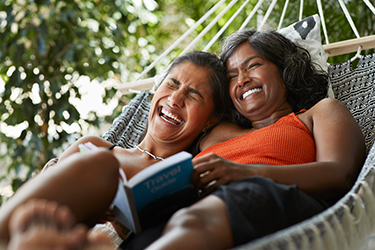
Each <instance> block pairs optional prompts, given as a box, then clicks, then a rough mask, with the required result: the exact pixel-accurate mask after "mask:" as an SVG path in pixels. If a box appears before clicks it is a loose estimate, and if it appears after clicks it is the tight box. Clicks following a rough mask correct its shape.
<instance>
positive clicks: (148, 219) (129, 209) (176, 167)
mask: <svg viewBox="0 0 375 250" xmlns="http://www.w3.org/2000/svg"><path fill="white" fill-rule="evenodd" d="M79 148H80V151H81V152H87V151H90V150H93V149H95V148H96V146H95V145H93V144H92V143H86V144H82V145H79ZM119 172H120V181H119V187H118V190H117V194H116V196H115V198H114V201H113V203H112V208H113V210H112V211H113V213H114V215H115V217H116V219H117V221H118V222H119V223H121V224H123V225H124V226H125V227H127V228H128V229H129V230H131V231H133V232H134V233H135V234H138V233H140V232H141V231H142V230H143V229H145V228H147V227H148V226H150V225H151V224H152V223H154V222H155V221H157V220H158V219H160V218H162V217H163V216H170V215H171V214H172V213H173V212H174V211H176V210H177V209H179V208H180V207H183V206H185V205H188V204H190V203H191V202H192V201H194V200H195V199H196V198H197V197H198V193H197V191H196V189H194V188H193V187H192V184H191V174H192V172H193V164H192V155H191V154H190V153H188V152H185V151H183V152H180V153H177V154H175V155H172V156H170V157H168V158H166V159H165V160H163V161H160V162H157V163H155V164H153V165H151V166H149V167H147V168H145V169H143V170H142V171H140V172H139V173H137V174H136V175H134V176H133V177H132V178H131V179H130V180H127V178H126V175H125V173H124V172H123V170H122V169H121V168H120V169H119Z"/></svg>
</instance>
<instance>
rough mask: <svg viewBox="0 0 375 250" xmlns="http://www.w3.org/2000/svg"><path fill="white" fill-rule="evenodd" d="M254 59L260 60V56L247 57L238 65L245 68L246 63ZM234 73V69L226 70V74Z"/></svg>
mask: <svg viewBox="0 0 375 250" xmlns="http://www.w3.org/2000/svg"><path fill="white" fill-rule="evenodd" d="M254 58H260V59H262V58H261V57H260V56H250V57H248V58H246V59H245V60H244V61H243V62H242V63H241V64H240V67H243V66H245V65H246V64H247V63H248V62H250V61H251V60H253V59H254ZM234 71H235V69H233V68H232V69H228V70H227V73H232V72H234Z"/></svg>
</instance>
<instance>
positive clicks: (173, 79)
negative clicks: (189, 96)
mask: <svg viewBox="0 0 375 250" xmlns="http://www.w3.org/2000/svg"><path fill="white" fill-rule="evenodd" d="M169 79H170V80H172V81H173V82H174V84H176V85H178V86H180V85H181V83H180V81H178V80H177V79H175V78H173V77H171V78H169ZM188 90H189V91H190V92H191V93H194V94H197V95H199V97H200V98H203V96H202V95H201V93H200V92H199V91H198V90H196V89H194V88H188Z"/></svg>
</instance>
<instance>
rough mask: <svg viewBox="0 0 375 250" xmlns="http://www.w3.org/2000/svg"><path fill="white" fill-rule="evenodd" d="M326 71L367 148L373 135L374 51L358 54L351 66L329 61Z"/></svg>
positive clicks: (371, 141)
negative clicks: (356, 59)
mask: <svg viewBox="0 0 375 250" xmlns="http://www.w3.org/2000/svg"><path fill="white" fill-rule="evenodd" d="M328 72H329V74H330V77H331V82H332V89H333V92H334V94H335V97H336V99H338V100H340V101H342V102H343V103H345V104H346V106H347V107H348V108H349V110H350V112H351V113H352V114H353V117H354V118H355V120H356V121H357V122H358V125H359V126H360V127H361V129H362V132H363V135H364V137H365V143H366V148H367V151H368V150H369V149H370V147H371V146H372V143H373V141H374V139H375V131H374V127H375V116H374V112H375V110H374V109H375V54H370V55H367V56H364V57H362V58H361V59H360V61H359V62H358V65H357V67H356V68H355V69H354V70H352V63H351V62H350V61H348V62H345V63H341V64H336V65H331V66H330V67H329V71H328Z"/></svg>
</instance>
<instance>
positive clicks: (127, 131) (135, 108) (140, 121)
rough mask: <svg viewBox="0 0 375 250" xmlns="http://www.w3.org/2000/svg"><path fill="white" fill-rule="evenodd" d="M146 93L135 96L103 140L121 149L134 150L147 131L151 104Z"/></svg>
mask: <svg viewBox="0 0 375 250" xmlns="http://www.w3.org/2000/svg"><path fill="white" fill-rule="evenodd" d="M149 96H150V93H149V92H148V91H144V92H141V93H139V94H137V95H136V96H135V97H134V98H133V99H132V100H131V101H130V102H129V104H128V105H126V106H125V107H124V110H123V112H122V113H121V115H119V117H117V118H116V119H115V121H114V122H113V124H112V126H111V127H110V129H109V130H108V131H107V132H106V133H105V134H104V135H103V138H104V139H105V140H107V141H109V142H111V143H113V144H117V145H118V146H120V147H123V148H134V147H135V146H136V145H138V144H139V142H140V141H141V140H142V136H143V135H144V132H145V130H146V129H147V121H148V114H149V111H150V106H151V102H150V101H149Z"/></svg>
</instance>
